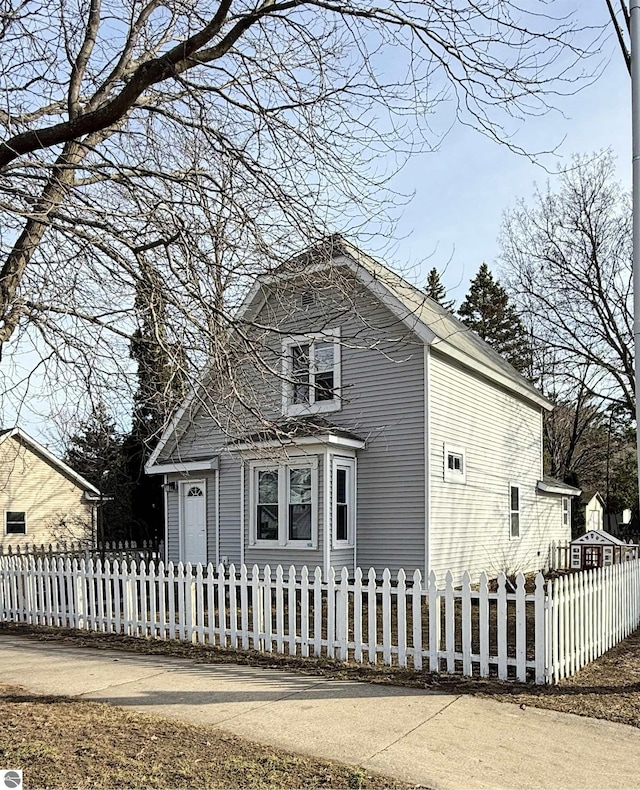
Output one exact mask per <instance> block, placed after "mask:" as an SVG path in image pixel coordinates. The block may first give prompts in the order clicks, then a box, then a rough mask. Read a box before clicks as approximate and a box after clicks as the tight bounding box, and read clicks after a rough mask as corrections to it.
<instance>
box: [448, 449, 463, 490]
mask: <svg viewBox="0 0 640 790" xmlns="http://www.w3.org/2000/svg"><path fill="white" fill-rule="evenodd" d="M444 479H445V482H447V483H466V482H467V458H466V453H465V451H464V450H463V449H462V448H461V447H453V446H452V445H450V444H445V445H444Z"/></svg>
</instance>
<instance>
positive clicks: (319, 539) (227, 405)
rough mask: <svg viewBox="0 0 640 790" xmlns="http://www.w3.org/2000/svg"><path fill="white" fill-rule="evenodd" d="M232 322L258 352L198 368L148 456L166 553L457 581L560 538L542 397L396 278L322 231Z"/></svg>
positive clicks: (537, 555)
mask: <svg viewBox="0 0 640 790" xmlns="http://www.w3.org/2000/svg"><path fill="white" fill-rule="evenodd" d="M238 320H239V321H240V322H241V323H242V326H243V334H244V335H246V336H248V337H250V338H251V341H252V348H253V349H254V350H255V351H256V352H257V353H255V354H253V353H251V352H247V350H246V345H244V346H243V343H242V341H241V339H239V336H238V335H231V336H230V338H229V344H230V347H231V348H233V349H235V350H234V351H233V353H234V354H235V357H234V358H235V359H236V360H237V361H236V363H235V368H232V369H231V370H230V371H227V372H226V373H225V376H221V377H220V378H216V376H215V373H214V372H213V370H211V371H209V372H205V373H204V375H203V379H202V383H201V385H200V386H199V387H198V388H197V390H196V391H195V392H194V393H193V394H192V395H191V396H190V398H188V399H187V401H186V402H185V403H184V404H183V405H182V407H181V408H180V409H179V411H178V412H177V414H176V415H175V418H174V419H173V421H172V423H171V425H170V426H169V428H168V429H167V431H166V432H165V434H164V435H163V436H162V438H161V440H160V442H159V444H158V446H157V447H156V449H155V451H154V452H153V454H152V456H151V458H150V460H149V463H148V465H147V472H148V473H149V474H162V475H164V481H165V490H166V546H167V556H168V558H169V559H171V560H184V561H190V562H215V563H218V562H225V563H235V564H239V563H246V564H248V565H253V564H254V563H255V564H258V565H260V566H264V565H266V564H269V565H271V566H272V567H274V566H276V565H278V564H283V565H285V566H289V565H291V564H293V565H296V566H297V567H299V566H302V565H307V566H316V565H319V566H321V567H322V568H323V569H324V572H325V573H326V572H327V571H328V568H329V567H330V566H333V567H334V568H336V569H337V570H340V569H341V568H342V567H347V568H348V569H349V572H350V573H353V571H354V569H355V568H356V567H358V566H359V567H361V568H364V569H367V568H369V567H374V568H376V569H377V570H382V569H384V568H386V567H388V568H390V569H391V570H392V571H397V570H398V569H399V568H404V569H405V570H406V571H407V572H412V571H413V570H414V569H416V568H419V569H421V570H422V571H423V572H427V573H428V572H429V571H431V570H435V571H437V573H439V574H444V573H445V572H446V571H447V570H452V572H453V573H454V576H455V577H456V578H459V577H460V575H461V573H462V571H463V570H464V569H469V570H470V571H471V572H472V573H479V572H480V571H481V570H486V571H488V572H489V573H493V572H495V573H497V572H498V571H500V570H505V571H514V570H526V571H528V570H534V569H536V568H539V567H541V566H542V565H543V564H544V562H545V559H546V556H547V550H548V546H549V543H550V542H551V541H552V540H555V541H558V540H562V541H564V540H568V539H570V535H571V527H570V521H571V519H570V497H572V496H575V495H578V494H579V493H580V492H579V491H578V490H577V489H575V488H571V487H570V486H566V485H564V484H563V483H560V482H558V481H556V480H550V479H548V478H545V477H544V476H543V468H542V464H543V452H542V415H543V412H544V411H545V410H548V409H551V408H552V405H551V403H549V401H548V400H547V399H546V398H544V397H543V396H542V395H541V393H540V392H538V390H536V389H535V388H534V387H533V386H532V385H531V384H530V383H529V382H528V381H527V380H526V379H524V378H523V377H522V376H521V375H520V374H519V373H517V372H516V371H515V370H514V369H513V368H512V367H511V366H510V365H509V364H508V363H507V362H506V361H505V360H504V359H503V358H502V357H501V356H499V355H498V354H497V353H496V352H495V351H493V349H491V348H490V346H489V345H487V344H486V343H485V342H483V341H482V340H481V339H480V338H479V337H478V336H477V335H476V334H475V333H473V332H472V331H470V330H469V329H468V328H467V327H466V326H465V325H464V324H462V323H461V322H460V321H458V320H457V319H456V318H455V317H454V316H453V315H451V314H450V313H449V312H448V311H447V310H445V309H444V308H442V307H441V306H440V305H439V304H437V303H436V302H434V301H432V300H431V299H429V298H428V297H427V296H425V294H424V293H423V292H422V291H421V290H420V289H418V288H416V287H415V286H413V285H411V284H410V283H408V282H407V281H406V280H404V279H403V278H402V277H400V276H399V275H398V274H396V273H395V272H393V271H391V270H390V269H388V268H387V267H385V266H383V265H382V264H380V263H378V262H376V261H374V260H373V259H372V258H370V257H369V256H367V255H365V254H363V253H362V252H361V251H359V250H358V249H356V248H355V247H353V246H352V245H350V244H348V243H347V242H345V241H344V240H342V239H340V238H333V239H331V241H330V242H328V243H327V245H325V246H323V247H320V248H317V249H315V250H311V251H309V252H308V253H306V254H305V255H304V256H301V257H300V258H299V259H296V260H295V261H293V262H292V263H291V265H289V266H286V267H282V268H281V269H280V270H279V271H277V272H276V273H274V274H272V275H270V276H264V277H261V278H259V279H258V281H257V283H256V285H255V286H254V288H253V289H252V290H251V292H250V293H249V294H248V296H247V298H246V300H245V302H244V305H243V307H242V308H241V311H240V313H239V316H238ZM234 344H235V345H234ZM256 358H259V362H257V361H256Z"/></svg>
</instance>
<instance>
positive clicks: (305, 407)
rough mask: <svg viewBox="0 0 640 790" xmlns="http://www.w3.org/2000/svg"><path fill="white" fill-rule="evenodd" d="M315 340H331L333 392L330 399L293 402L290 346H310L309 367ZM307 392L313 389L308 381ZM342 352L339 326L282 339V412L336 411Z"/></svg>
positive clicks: (311, 363)
mask: <svg viewBox="0 0 640 790" xmlns="http://www.w3.org/2000/svg"><path fill="white" fill-rule="evenodd" d="M317 341H321V342H325V343H331V342H333V344H334V345H333V393H334V396H333V398H332V399H331V400H325V401H318V402H315V401H314V402H313V403H293V402H292V401H293V398H292V388H293V380H292V369H291V348H292V347H293V346H297V345H300V344H303V343H308V344H309V345H310V346H311V358H310V367H311V368H312V367H313V361H314V354H313V344H314V343H315V342H317ZM309 388H310V389H309V392H310V393H311V394H313V392H314V390H313V387H312V384H311V381H310V382H309ZM341 396H342V352H341V346H340V328H339V327H338V328H337V329H328V330H326V331H324V332H311V333H309V334H305V335H291V336H289V337H287V338H285V339H284V340H283V341H282V413H283V414H285V415H288V416H290V417H295V416H297V415H300V414H323V413H326V412H331V411H338V410H339V409H341V408H342V401H341Z"/></svg>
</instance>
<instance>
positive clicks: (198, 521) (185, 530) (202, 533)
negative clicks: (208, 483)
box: [180, 481, 207, 565]
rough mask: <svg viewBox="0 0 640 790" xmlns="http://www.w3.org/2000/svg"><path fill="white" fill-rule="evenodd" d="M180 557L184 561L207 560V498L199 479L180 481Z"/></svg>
mask: <svg viewBox="0 0 640 790" xmlns="http://www.w3.org/2000/svg"><path fill="white" fill-rule="evenodd" d="M181 494H182V497H181V499H182V557H181V558H180V559H181V560H182V561H183V562H184V563H187V562H190V563H191V564H192V565H197V564H198V563H199V562H201V563H202V564H203V565H205V564H206V562H207V505H206V502H207V498H206V496H205V487H204V483H203V482H201V481H198V482H191V483H182V484H181Z"/></svg>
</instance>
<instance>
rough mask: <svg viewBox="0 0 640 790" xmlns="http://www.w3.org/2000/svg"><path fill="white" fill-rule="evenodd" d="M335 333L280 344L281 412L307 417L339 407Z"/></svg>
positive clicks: (337, 355) (307, 336)
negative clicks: (313, 413)
mask: <svg viewBox="0 0 640 790" xmlns="http://www.w3.org/2000/svg"><path fill="white" fill-rule="evenodd" d="M338 340H339V333H338V330H333V331H331V332H323V333H320V334H315V335H305V336H302V337H295V338H291V339H288V340H286V341H284V343H283V357H284V361H283V374H284V382H283V411H284V413H285V414H292V415H295V414H306V413H311V412H323V411H334V410H336V409H339V408H340V343H339V342H338Z"/></svg>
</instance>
